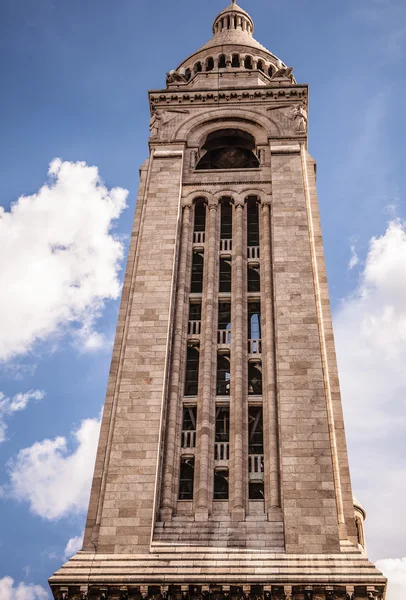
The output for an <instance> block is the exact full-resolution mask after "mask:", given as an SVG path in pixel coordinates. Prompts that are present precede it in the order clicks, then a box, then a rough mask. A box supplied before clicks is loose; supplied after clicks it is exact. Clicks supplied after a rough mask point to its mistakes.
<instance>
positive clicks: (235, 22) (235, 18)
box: [234, 17, 237, 29]
mask: <svg viewBox="0 0 406 600" xmlns="http://www.w3.org/2000/svg"><path fill="white" fill-rule="evenodd" d="M234 29H237V17H234Z"/></svg>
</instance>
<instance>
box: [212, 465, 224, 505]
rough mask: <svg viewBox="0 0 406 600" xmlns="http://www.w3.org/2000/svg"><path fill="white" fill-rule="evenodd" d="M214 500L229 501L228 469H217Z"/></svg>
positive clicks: (215, 472)
mask: <svg viewBox="0 0 406 600" xmlns="http://www.w3.org/2000/svg"><path fill="white" fill-rule="evenodd" d="M213 498H214V500H228V469H224V468H221V469H216V470H215V471H214V486H213Z"/></svg>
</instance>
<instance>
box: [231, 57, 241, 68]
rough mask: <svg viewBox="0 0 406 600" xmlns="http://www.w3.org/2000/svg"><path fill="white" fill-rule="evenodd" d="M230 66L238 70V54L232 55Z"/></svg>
mask: <svg viewBox="0 0 406 600" xmlns="http://www.w3.org/2000/svg"><path fill="white" fill-rule="evenodd" d="M231 66H232V67H233V68H234V69H238V68H239V66H240V55H239V54H233V58H232V60H231Z"/></svg>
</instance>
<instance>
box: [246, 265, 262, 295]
mask: <svg viewBox="0 0 406 600" xmlns="http://www.w3.org/2000/svg"><path fill="white" fill-rule="evenodd" d="M260 290H261V278H260V272H259V267H257V266H255V265H248V290H247V291H248V292H259V291H260Z"/></svg>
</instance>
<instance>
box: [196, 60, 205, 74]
mask: <svg viewBox="0 0 406 600" xmlns="http://www.w3.org/2000/svg"><path fill="white" fill-rule="evenodd" d="M202 70H203V67H202V63H201V62H197V63H196V64H195V73H201V72H202Z"/></svg>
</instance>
